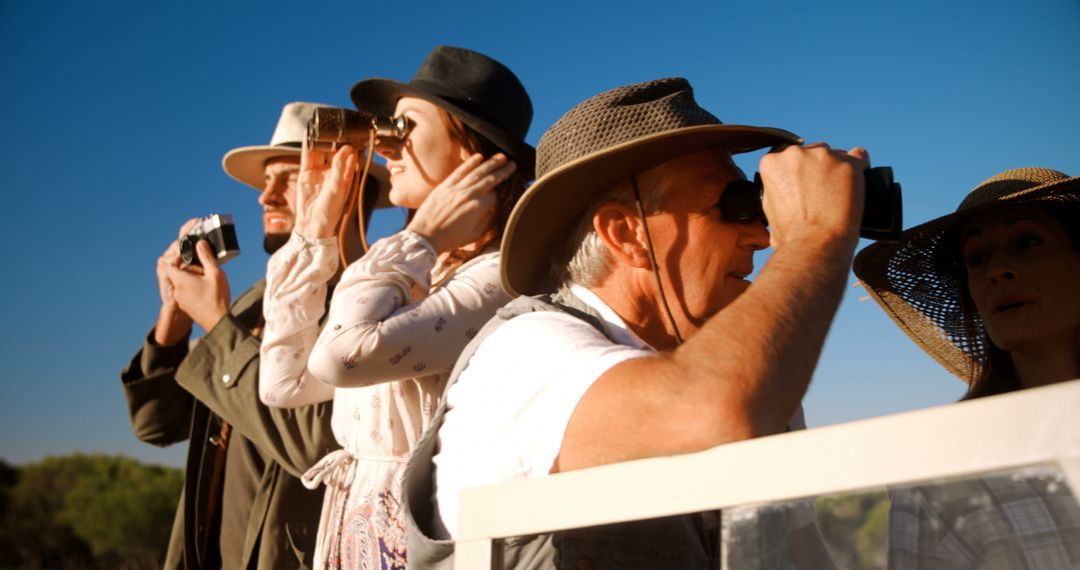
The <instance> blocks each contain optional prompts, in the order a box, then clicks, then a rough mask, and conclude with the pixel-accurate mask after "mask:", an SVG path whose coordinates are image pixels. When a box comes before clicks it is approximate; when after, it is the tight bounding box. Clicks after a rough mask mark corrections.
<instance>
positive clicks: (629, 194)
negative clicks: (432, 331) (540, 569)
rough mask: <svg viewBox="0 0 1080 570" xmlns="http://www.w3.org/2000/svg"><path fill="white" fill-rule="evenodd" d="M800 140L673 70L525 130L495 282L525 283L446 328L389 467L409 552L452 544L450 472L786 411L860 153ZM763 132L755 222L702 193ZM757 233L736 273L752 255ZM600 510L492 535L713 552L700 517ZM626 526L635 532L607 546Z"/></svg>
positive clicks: (841, 239)
mask: <svg viewBox="0 0 1080 570" xmlns="http://www.w3.org/2000/svg"><path fill="white" fill-rule="evenodd" d="M800 142H801V141H800V139H799V138H798V137H796V136H795V135H793V134H791V133H789V132H787V131H783V130H779V129H772V128H763V127H749V126H739V125H724V124H722V123H721V122H720V121H719V120H718V119H717V118H716V117H715V116H713V115H712V114H711V113H709V112H708V111H706V110H705V109H703V108H701V107H700V106H699V105H698V104H697V102H696V101H695V100H694V97H693V90H692V88H691V87H690V85H689V83H688V82H687V81H686V80H685V79H681V78H669V79H660V80H655V81H649V82H646V83H640V84H636V85H629V86H625V87H620V88H617V89H613V90H610V91H607V92H604V93H601V94H599V95H597V96H595V97H593V98H591V99H589V100H587V101H585V102H584V103H581V104H580V105H578V106H577V107H575V108H573V109H572V110H570V111H569V112H568V113H566V114H565V115H564V116H563V117H562V118H561V119H560V120H559V121H558V122H557V123H555V125H554V126H552V127H551V128H550V129H549V130H548V131H547V132H546V133H545V134H544V136H543V137H542V138H541V140H540V144H539V146H538V149H537V175H538V179H537V181H536V183H535V184H534V185H533V186H532V187H530V188H529V190H528V191H526V193H525V195H524V196H523V197H522V199H521V200H520V201H519V202H518V205H517V207H516V208H515V209H514V212H513V214H512V215H511V217H510V222H509V225H508V228H507V231H506V234H505V236H504V239H503V242H502V279H503V283H504V287H505V288H506V289H507V290H508V291H510V292H511V293H516V294H519V295H523V296H522V297H518V298H517V299H516V300H515V301H513V302H511V303H510V304H509V305H507V307H505V308H504V309H503V310H501V311H500V313H499V315H498V318H496V319H493V320H492V321H491V322H489V323H488V325H487V326H486V327H485V328H484V329H483V330H482V331H480V333H479V334H478V336H477V339H475V340H474V341H473V343H471V344H470V345H469V347H468V348H466V350H465V352H464V354H463V355H462V357H461V358H460V359H459V360H458V363H457V366H456V368H455V372H454V374H453V375H452V376H451V379H450V381H449V383H448V389H447V392H446V396H445V401H444V404H443V406H442V408H441V409H440V411H439V412H438V413H437V414H436V417H435V419H434V420H433V422H432V428H429V430H428V431H427V432H426V433H425V435H424V438H423V439H422V441H421V443H420V444H419V446H418V449H417V451H416V452H415V453H414V455H413V457H412V459H411V460H410V465H409V467H408V469H407V471H406V480H405V487H406V490H405V493H406V501H407V508H408V509H409V512H410V515H411V518H412V520H411V523H412V524H414V525H415V528H414V529H412V532H411V536H410V542H409V548H410V563H411V562H413V561H414V560H415V561H417V562H418V564H419V565H418V567H426V566H425V565H431V566H434V565H437V564H441V563H443V562H444V561H445V560H447V559H448V558H449V556H451V554H452V542H449V539H452V538H453V536H454V535H455V527H456V523H457V521H458V508H457V504H458V503H457V501H458V494H459V492H460V491H461V490H462V489H465V488H469V487H474V486H479V485H485V484H493V483H499V482H504V481H510V480H514V479H520V478H526V477H544V476H547V475H549V474H552V473H558V472H562V471H571V470H576V469H583V468H587V467H593V466H598V465H604V464H608V463H614V462H621V461H628V460H632V459H637V458H643V457H652V456H659V455H670V454H675V453H687V452H693V451H698V450H702V449H706V448H709V447H713V446H716V445H720V444H723V443H727V442H731V441H737V440H741V439H746V438H750V437H757V436H761V435H768V434H773V433H779V432H782V431H784V430H785V429H788V428H789V424H798V423H801V422H800V421H799V419H798V418H796V417H797V416H798V415H799V414H798V411H799V404H800V401H801V399H802V397H803V394H804V393H805V391H806V388H807V385H808V383H809V381H810V376H811V373H812V372H813V369H814V365H815V363H816V361H817V358H818V354H819V352H820V350H821V346H822V344H823V342H824V338H825V334H826V332H827V331H828V328H829V324H830V321H831V320H832V317H833V315H834V313H835V311H836V308H837V306H838V303H839V301H840V297H841V295H842V291H843V289H844V281H845V278H846V274H847V270H848V267H849V263H850V261H851V256H852V254H853V253H854V249H855V244H856V242H857V240H858V223H859V217H858V215H857V214H858V213H859V212H861V208H862V201H863V182H862V172H863V171H864V170H865V169H866V167H867V163H868V160H867V156H866V153H865V151H863V150H861V149H855V150H853V151H851V152H845V151H841V150H834V149H830V148H829V147H828V146H826V145H824V144H817V145H811V146H806V147H802V146H798V145H799V143H800ZM783 145H790V146H787V147H786V148H785V149H783V150H778V151H777V152H774V153H772V154H769V155H766V156H765V158H763V159H762V161H761V176H762V178H763V180H764V187H765V195H764V210H765V213H766V214H767V217H768V219H769V221H770V223H771V224H772V234H771V236H770V233H769V231H768V230H766V228H765V225H764V224H763V223H761V222H760V221H755V222H748V223H741V222H734V221H727V220H725V219H724V217H723V212H722V211H721V209H720V207H719V206H718V204H719V201H720V199H721V196H722V194H723V193H724V192H725V189H726V187H727V185H728V184H729V183H732V182H735V181H737V180H742V179H744V177H743V175H742V172H740V171H739V169H738V168H737V167H736V166H735V165H734V163H733V162H732V160H731V155H732V154H734V153H740V152H746V151H751V150H755V149H760V148H767V147H772V146H783ZM770 241H771V243H772V246H773V249H774V253H773V256H772V258H771V259H770V261H769V263H768V264H767V265H766V266H765V267H764V268H763V269H762V270H761V272H760V275H759V276H758V278H757V280H756V282H755V283H754V284H753V286H751V284H750V283H749V282H748V281H747V280H746V278H747V277H748V276H749V275H750V274H751V273H752V272H753V271H754V263H753V255H754V253H755V252H756V251H758V250H761V249H764V248H765V247H766V246H768V245H769V244H770ZM530 296H531V297H530ZM436 446H437V447H438V452H437V453H436V452H435V449H436ZM432 493H434V495H435V501H434V504H432V501H431V500H430V497H431V496H432ZM627 500H628V501H629V500H633V497H632V496H628V497H627ZM811 512H812V511H811ZM811 520H812V519H811ZM811 520H805V518H804V519H803V520H802V521H790V522H792V523H794V524H793V525H792V526H791V527H790V528H795V529H801V528H805V527H806V525H807V524H808V523H809V522H811ZM619 526H620V527H621V528H619V529H617V530H610V529H607V530H602V529H594V530H595V532H589V533H585V534H584V535H582V534H580V533H570V534H567V535H564V536H560V537H555V538H554V539H553V540H549V539H551V537H547V538H546V539H544V540H539V541H532V543H533V544H534V545H539V546H533V547H529V546H521V544H519V543H518V542H517V541H516V542H515V546H508V548H510V549H511V550H514V549H525V548H535V549H536V551H535V552H530V553H528V555H527V556H522V557H521V559H525V558H530V559H532V560H538V559H542V560H546V561H547V562H546V563H545V565H544V566H545V567H546V566H555V567H558V566H560V565H566V566H573V567H578V566H577V565H578V564H581V565H582V567H594V566H595V567H605V566H606V565H607V564H608V563H609V562H610V560H609V558H608V557H609V556H610V554H601V553H600V550H599V549H600V548H601V545H602V544H603V545H606V546H603V548H610V549H612V550H610V551H609V553H610V552H613V551H621V554H620V556H623V555H625V557H626V558H625V559H624V558H620V560H627V561H629V562H627V563H628V564H629V566H626V567H632V568H659V567H664V568H671V567H678V568H709V567H712V565H713V564H715V563H716V558H715V551H713V550H712V549H710V548H709V547H708V546H706V544H707V543H708V541H709V539H708V536H707V535H708V533H707V532H705V531H704V530H703V528H704V526H703V523H702V520H701V519H699V518H695V517H691V516H686V517H674V518H671V519H665V520H663V521H660V522H658V523H656V524H651V525H645V526H641V525H640V524H638V523H635V524H630V525H619ZM613 535H617V536H619V537H621V539H617V540H615V542H612V541H611V540H609V539H610V538H611V536H613ZM628 537H630V542H631V543H634V544H636V545H637V546H640V545H641V544H643V542H641V543H637V542H635V540H634V537H636V538H637V539H641V540H643V541H648V542H649V544H650V545H652V546H650V548H645V549H643V548H638V547H633V548H627V549H624V548H623V546H620V544H623V545H625V543H626V541H627V538H628ZM653 547H657V548H656V549H657V550H658V551H656V552H653V554H655V555H657V556H658V557H657V558H651V557H650V556H651V555H650V554H649V553H648V551H649V550H653ZM518 554H519V553H512V554H509V555H507V556H509V557H511V558H512V557H514V556H517V555H518ZM819 554H820V553H819ZM794 555H795V553H792V556H794ZM710 558H711V560H710ZM819 562H822V561H821V560H820V559H819ZM822 563H825V564H827V562H822ZM817 567H821V566H817Z"/></svg>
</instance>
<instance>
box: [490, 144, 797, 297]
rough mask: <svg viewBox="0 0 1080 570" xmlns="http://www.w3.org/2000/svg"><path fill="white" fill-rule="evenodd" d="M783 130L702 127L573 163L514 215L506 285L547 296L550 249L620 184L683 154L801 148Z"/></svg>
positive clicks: (543, 182) (507, 238)
mask: <svg viewBox="0 0 1080 570" xmlns="http://www.w3.org/2000/svg"><path fill="white" fill-rule="evenodd" d="M801 142H802V139H800V138H799V137H798V136H796V135H794V134H793V133H790V132H788V131H785V130H782V129H773V128H768V127H752V126H746V125H702V126H696V127H687V128H683V129H675V130H670V131H665V132H662V133H657V134H654V135H651V136H648V137H642V138H638V139H634V140H631V141H627V142H625V143H622V144H619V145H615V146H612V147H609V148H606V149H604V150H602V151H599V152H595V153H593V154H590V155H587V156H583V157H581V158H579V159H577V160H575V161H572V162H568V163H566V164H564V165H562V166H560V167H558V168H556V169H554V170H552V171H551V172H548V173H547V174H545V175H544V176H543V177H541V178H540V179H539V180H537V181H536V183H535V184H533V185H532V186H531V187H529V189H528V190H526V191H525V194H524V195H523V196H522V197H521V199H520V200H519V201H518V203H517V205H516V206H515V207H514V211H513V212H512V213H511V214H510V219H509V221H508V222H507V226H506V231H505V233H504V235H503V240H502V248H501V249H502V254H501V257H502V262H501V267H502V269H501V271H502V283H503V287H504V288H505V289H506V291H507V292H509V293H510V294H511V295H515V296H516V295H535V294H539V293H543V292H546V291H545V289H549V288H550V287H551V286H552V285H553V284H551V283H549V282H548V281H549V275H548V273H549V270H550V267H551V251H552V249H553V248H554V247H555V245H556V244H557V243H558V241H559V239H561V238H562V237H563V236H564V235H565V234H566V232H567V231H569V230H570V225H571V224H572V223H573V222H574V221H575V220H576V219H577V217H578V216H580V215H581V214H582V213H583V212H585V210H586V209H587V208H589V207H590V206H591V205H592V203H593V201H594V200H595V199H596V198H598V197H599V196H601V195H602V194H603V193H605V192H607V191H608V190H609V189H610V188H611V187H612V186H613V185H614V184H615V183H617V182H619V181H620V180H624V179H626V178H627V177H629V176H630V175H631V174H634V173H638V172H642V171H645V170H648V169H650V168H652V167H654V166H657V165H659V164H662V163H664V162H667V161H669V160H672V159H674V158H676V157H678V156H682V155H685V154H691V153H694V152H697V151H700V150H705V149H709V148H716V149H723V150H726V151H728V152H730V153H731V154H737V153H742V152H750V151H754V150H758V149H761V148H766V147H771V146H776V145H782V144H799V143H801Z"/></svg>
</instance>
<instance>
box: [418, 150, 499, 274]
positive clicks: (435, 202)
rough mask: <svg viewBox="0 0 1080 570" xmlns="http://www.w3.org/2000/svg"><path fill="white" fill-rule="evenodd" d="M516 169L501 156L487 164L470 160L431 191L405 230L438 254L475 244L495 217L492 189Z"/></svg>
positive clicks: (478, 157) (476, 156)
mask: <svg viewBox="0 0 1080 570" xmlns="http://www.w3.org/2000/svg"><path fill="white" fill-rule="evenodd" d="M516 168H517V164H515V163H514V162H513V161H511V160H509V159H507V157H506V155H505V154H503V153H498V154H496V155H495V156H492V157H491V158H489V159H487V160H484V157H483V155H480V154H474V155H472V156H470V157H469V158H467V159H466V160H465V162H463V163H461V165H460V166H458V167H457V168H456V169H455V170H454V171H453V172H451V173H450V176H447V177H446V180H443V181H442V182H441V183H440V184H439V185H438V186H436V187H435V188H434V189H433V190H432V191H431V194H429V195H428V197H427V199H426V200H424V203H423V204H421V206H420V208H418V209H417V210H416V214H415V215H414V216H413V219H412V221H411V222H410V223H409V226H408V229H409V230H411V231H413V232H416V233H418V234H420V235H421V236H423V237H424V238H425V239H427V240H428V243H430V244H431V246H432V247H434V248H435V251H436V252H438V253H444V252H447V251H452V250H454V249H457V248H459V247H461V246H464V245H467V244H470V243H473V242H475V241H476V240H478V239H480V237H481V236H483V235H484V232H486V231H487V230H488V228H490V226H491V222H492V220H493V219H494V217H495V203H496V196H495V187H496V186H498V185H499V184H500V183H502V182H503V181H504V180H506V179H507V178H509V177H510V175H511V174H513V173H514V170H515V169H516Z"/></svg>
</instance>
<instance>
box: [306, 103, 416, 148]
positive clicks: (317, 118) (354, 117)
mask: <svg viewBox="0 0 1080 570" xmlns="http://www.w3.org/2000/svg"><path fill="white" fill-rule="evenodd" d="M408 126H409V123H408V121H407V120H406V119H405V117H400V116H399V117H378V116H375V115H372V114H371V113H365V112H364V111H352V110H349V109H339V108H336V107H319V108H317V109H315V115H314V116H313V117H312V118H311V121H309V122H308V126H307V146H308V148H309V149H312V150H321V151H334V150H337V148H338V147H340V146H341V145H345V144H347V145H352V147H353V148H364V147H366V146H367V145H368V144H369V143H370V142H371V140H372V134H373V133H374V136H375V138H379V139H388V138H389V139H396V140H399V141H403V140H405V137H406V136H408V134H409V128H408Z"/></svg>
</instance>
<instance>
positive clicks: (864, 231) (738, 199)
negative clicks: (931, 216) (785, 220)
mask: <svg viewBox="0 0 1080 570" xmlns="http://www.w3.org/2000/svg"><path fill="white" fill-rule="evenodd" d="M865 175H866V203H865V204H864V207H863V215H862V223H861V224H860V225H859V235H860V236H862V237H864V238H867V239H872V240H894V241H895V240H897V239H900V232H901V231H902V230H903V220H904V217H903V211H902V200H901V193H900V183H899V182H894V181H893V172H892V168H890V167H888V166H878V167H876V168H869V169H867V170H866V171H865ZM761 193H762V185H761V174H760V173H755V174H754V180H753V181H750V180H736V181H735V182H732V183H731V184H728V185H727V188H725V189H724V193H723V195H721V197H720V211H721V212H723V214H724V219H725V220H727V221H729V222H742V223H748V222H755V221H759V220H765V212H764V211H763V210H762V208H761Z"/></svg>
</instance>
